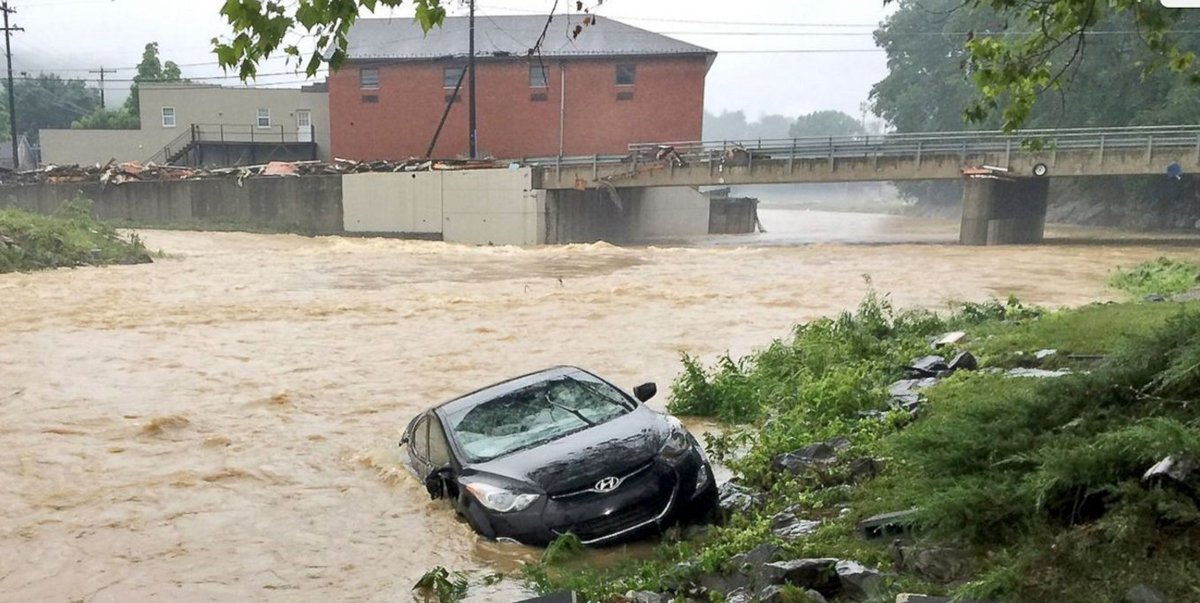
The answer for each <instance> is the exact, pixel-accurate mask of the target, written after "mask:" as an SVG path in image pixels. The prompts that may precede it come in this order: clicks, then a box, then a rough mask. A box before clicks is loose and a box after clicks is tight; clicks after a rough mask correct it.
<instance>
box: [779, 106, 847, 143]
mask: <svg viewBox="0 0 1200 603" xmlns="http://www.w3.org/2000/svg"><path fill="white" fill-rule="evenodd" d="M866 133H867V129H866V127H864V126H863V123H862V122H861V121H859V120H857V119H854V117H852V116H850V115H849V114H846V113H843V112H841V111H814V112H812V113H809V114H807V115H801V116H800V117H798V118H796V121H794V122H792V127H791V128H790V129H789V130H788V135H789V136H791V137H792V138H801V137H804V136H857V135H861V134H866Z"/></svg>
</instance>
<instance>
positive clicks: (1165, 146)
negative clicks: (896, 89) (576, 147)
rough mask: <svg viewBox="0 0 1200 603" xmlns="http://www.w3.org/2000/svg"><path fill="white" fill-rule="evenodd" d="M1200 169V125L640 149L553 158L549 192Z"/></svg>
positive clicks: (540, 178)
mask: <svg viewBox="0 0 1200 603" xmlns="http://www.w3.org/2000/svg"><path fill="white" fill-rule="evenodd" d="M1172 162H1178V163H1179V164H1180V166H1181V167H1182V168H1183V169H1184V171H1195V170H1196V169H1197V168H1200V126H1163V127H1146V128H1103V129H1100V128H1088V129H1073V130H1026V131H1021V132H1017V133H1015V134H1011V135H1006V134H1004V133H1002V132H944V133H927V134H887V135H882V136H843V137H828V138H796V139H783V140H753V141H717V142H668V143H653V144H634V145H630V146H629V153H628V154H627V155H620V156H616V155H613V156H589V157H578V156H576V157H550V158H539V159H535V160H531V161H530V163H532V164H533V165H535V166H537V167H538V170H537V173H536V175H535V186H538V187H539V188H543V189H550V190H554V189H586V188H597V187H606V186H613V187H643V186H709V185H739V184H741V185H747V184H785V183H804V182H861V181H901V180H945V179H957V178H961V177H962V170H963V169H964V168H968V167H975V166H985V165H986V166H992V167H997V168H1003V169H1007V170H1009V172H1010V173H1012V174H1013V175H1019V176H1028V175H1032V174H1033V171H1034V167H1035V166H1037V165H1038V164H1042V165H1044V166H1045V167H1046V169H1047V173H1046V175H1047V176H1050V177H1062V176H1121V175H1140V174H1165V172H1166V169H1167V166H1168V165H1169V164H1170V163H1172Z"/></svg>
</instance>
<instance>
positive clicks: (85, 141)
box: [40, 84, 330, 164]
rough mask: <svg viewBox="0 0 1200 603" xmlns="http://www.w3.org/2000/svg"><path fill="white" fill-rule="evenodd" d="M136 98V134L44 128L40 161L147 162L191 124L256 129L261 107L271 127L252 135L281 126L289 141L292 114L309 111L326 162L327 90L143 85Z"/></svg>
mask: <svg viewBox="0 0 1200 603" xmlns="http://www.w3.org/2000/svg"><path fill="white" fill-rule="evenodd" d="M139 100H140V106H141V121H142V127H141V129H140V130H42V131H41V133H40V136H41V143H42V163H44V164H49V163H55V164H65V163H78V164H90V163H97V162H100V163H103V162H105V161H108V160H109V159H116V160H118V161H145V160H147V159H149V158H150V157H152V156H153V155H154V154H155V153H158V151H159V150H161V149H162V148H163V147H164V146H165V145H166V144H167V143H169V142H171V141H173V140H175V139H176V138H177V137H179V136H180V135H181V134H185V133H186V132H187V131H188V127H189V126H190V125H191V124H205V125H227V126H240V127H241V128H243V129H246V128H249V127H251V126H256V125H257V124H256V120H257V117H258V109H259V108H264V109H268V110H269V111H270V116H271V126H273V127H271V128H264V129H257V128H256V130H255V131H256V132H260V133H263V134H269V133H278V132H279V131H280V130H279V126H283V128H284V131H285V132H286V133H287V135H288V136H289V137H294V136H295V134H296V131H297V128H296V110H297V109H308V110H309V111H311V115H312V125H313V141H314V142H316V143H317V156H318V157H319V158H321V159H326V160H328V159H329V158H330V155H329V94H328V93H326V92H303V91H301V90H299V89H295V88H290V89H265V88H223V87H220V86H206V85H196V84H143V85H142V87H141V90H140V93H139ZM163 107H172V108H174V109H175V127H173V128H170V127H164V126H163V123H162V110H163ZM47 136H49V138H48V139H47ZM289 140H294V138H289Z"/></svg>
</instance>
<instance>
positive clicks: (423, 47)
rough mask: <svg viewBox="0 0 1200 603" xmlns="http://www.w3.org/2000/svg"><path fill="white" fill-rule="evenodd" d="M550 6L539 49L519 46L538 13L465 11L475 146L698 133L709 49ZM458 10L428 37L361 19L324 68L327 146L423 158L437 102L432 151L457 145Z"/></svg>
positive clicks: (527, 153) (620, 146)
mask: <svg viewBox="0 0 1200 603" xmlns="http://www.w3.org/2000/svg"><path fill="white" fill-rule="evenodd" d="M572 19H573V20H571V21H569V20H568V17H566V16H556V17H555V18H554V21H553V22H552V23H551V24H550V26H549V28H548V29H546V31H547V33H546V38H545V41H544V42H543V44H542V48H541V56H540V58H539V57H536V56H535V57H529V56H527V53H528V50H529V49H530V48H532V47H533V46H534V44H535V42H536V41H537V39H538V37H539V36H541V35H542V32H543V28H545V27H546V18H545V17H542V16H487V17H482V16H479V17H476V20H475V29H476V31H475V45H476V49H475V50H476V52H475V55H476V107H477V109H476V112H477V129H478V134H477V136H478V138H477V140H478V149H479V153H480V155H481V156H492V157H497V158H520V157H538V156H552V155H557V154H559V153H560V152H561V153H562V154H565V155H592V154H619V153H624V152H625V149H626V145H628V144H629V143H632V142H650V141H679V140H699V139H700V134H701V122H702V121H703V114H704V78H705V75H706V74H707V73H708V69H709V67H710V66H711V65H712V63H713V60H714V59H715V58H716V53H715V52H713V51H711V50H708V49H705V48H701V47H699V46H694V45H692V44H688V43H685V42H681V41H679V40H675V39H672V38H669V37H666V36H663V35H660V34H656V33H653V32H650V31H646V30H643V29H638V28H636V27H632V26H630V25H626V24H624V23H620V22H617V21H614V20H612V19H605V18H603V17H601V18H600V19H599V21H598V23H596V24H595V25H592V26H590V27H586V28H584V30H583V32H582V33H581V34H580V35H579V36H578V37H577V38H575V39H572V38H571V36H570V35H568V33H567V32H568V31H569V29H570V28H572V27H573V26H574V24H575V23H577V22H578V21H579V18H578V17H574V18H572ZM467 25H468V24H467V18H466V17H447V18H446V21H445V24H444V25H443V26H442V27H435V28H433V30H431V31H430V32H429V34H428V36H426V35H424V34H423V33H422V32H421V29H420V27H419V26H418V25H417V24H416V23H415V22H414V21H413V20H412V19H361V20H359V21H357V22H356V23H355V25H354V27H353V28H352V30H351V32H350V39H349V47H348V60H347V62H346V64H345V65H344V66H343V67H342V68H341V69H340V70H338V71H337V72H336V73H334V74H333V75H332V76H330V78H329V110H330V115H331V121H330V130H331V136H332V140H331V146H332V150H333V155H334V156H336V157H344V158H349V159H360V160H372V159H406V158H409V157H423V156H424V155H425V153H426V150H427V148H428V147H429V144H430V142H431V140H432V139H433V136H434V132H435V130H436V129H437V126H438V122H439V121H440V120H441V117H442V113H443V111H444V110H445V108H446V106H447V104H448V101H450V99H453V105H452V107H451V110H450V113H449V116H448V118H447V120H446V123H445V126H444V127H443V130H442V133H441V136H440V137H439V139H438V142H437V145H436V147H435V148H434V152H433V156H434V157H443V158H446V157H461V156H465V155H466V154H467V150H468V126H467V123H468V115H467V114H468V110H467V98H468V97H467V81H466V78H463V82H462V87H461V89H460V91H459V93H458V95H457V96H455V95H454V94H453V92H454V88H455V86H456V84H458V82H459V78H460V76H462V74H463V71H464V69H465V66H466V61H467V56H468V28H467Z"/></svg>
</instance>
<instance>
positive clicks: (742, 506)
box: [717, 482, 763, 521]
mask: <svg viewBox="0 0 1200 603" xmlns="http://www.w3.org/2000/svg"><path fill="white" fill-rule="evenodd" d="M762 504H763V493H762V492H759V491H758V490H755V489H753V488H748V487H746V486H743V485H741V484H737V483H735V482H725V483H723V484H721V485H720V486H719V487H718V488H717V509H718V511H719V513H720V516H721V520H722V521H726V520H728V519H729V517H730V516H731V515H733V514H734V513H745V512H747V511H749V510H751V509H754V508H757V507H760V506H762Z"/></svg>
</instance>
